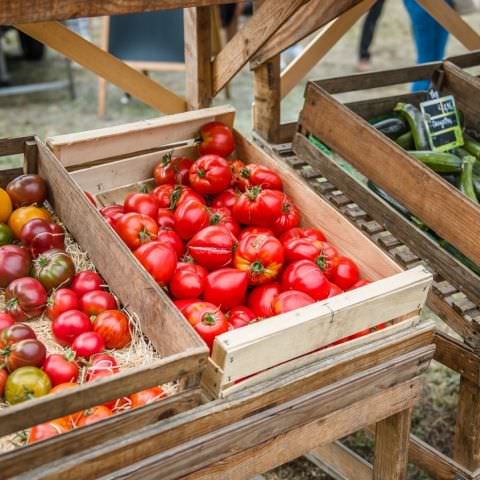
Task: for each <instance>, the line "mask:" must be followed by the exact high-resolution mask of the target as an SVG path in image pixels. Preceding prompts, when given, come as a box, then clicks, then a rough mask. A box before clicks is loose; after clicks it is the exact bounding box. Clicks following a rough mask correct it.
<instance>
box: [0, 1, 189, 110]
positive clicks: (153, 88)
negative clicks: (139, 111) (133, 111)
mask: <svg viewBox="0 0 480 480" xmlns="http://www.w3.org/2000/svg"><path fill="white" fill-rule="evenodd" d="M2 10H3V6H2ZM16 28H17V29H18V30H21V31H22V32H24V33H26V34H27V35H30V36H31V37H33V38H35V39H36V40H38V41H39V42H42V43H44V44H45V45H47V46H49V47H50V48H53V49H54V50H56V51H57V52H60V53H62V54H63V55H65V56H66V57H67V58H69V59H70V60H73V61H75V62H77V63H78V64H80V65H82V66H83V67H85V68H86V69H88V70H90V71H92V72H94V73H96V74H97V75H99V76H100V77H103V78H105V79H106V80H108V81H109V82H111V83H113V84H114V85H116V86H117V87H119V88H120V89H122V90H123V91H125V92H127V93H129V94H130V95H132V96H133V97H135V98H138V99H139V100H141V101H142V102H144V103H145V104H146V105H148V106H150V107H152V108H155V109H157V110H159V111H160V112H163V113H178V112H183V111H185V110H186V103H185V100H184V99H183V98H181V97H179V96H178V95H176V94H175V93H173V92H171V91H170V90H168V89H167V88H165V87H163V86H162V85H160V84H159V83H157V82H155V81H154V80H152V79H151V78H149V77H147V76H146V75H144V74H143V73H141V72H139V71H137V70H135V69H134V68H131V67H129V66H128V65H126V64H125V63H124V62H122V61H121V60H119V59H117V58H115V57H114V56H113V55H111V54H109V53H108V52H106V51H104V50H102V49H101V48H99V47H97V46H96V45H94V44H93V43H91V42H89V41H87V40H85V39H84V38H82V37H81V36H80V35H77V34H76V33H74V32H73V31H72V30H70V29H69V28H67V27H66V26H64V25H62V24H60V23H56V22H45V23H23V24H17V25H16Z"/></svg>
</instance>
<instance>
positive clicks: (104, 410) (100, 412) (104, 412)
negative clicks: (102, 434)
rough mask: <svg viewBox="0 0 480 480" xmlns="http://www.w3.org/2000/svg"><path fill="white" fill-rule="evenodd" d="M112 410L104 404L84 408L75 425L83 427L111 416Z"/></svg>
mask: <svg viewBox="0 0 480 480" xmlns="http://www.w3.org/2000/svg"><path fill="white" fill-rule="evenodd" d="M112 415H113V412H112V410H111V409H110V408H108V407H106V406H105V405H97V406H96V407H92V408H88V409H87V410H84V411H83V412H82V414H81V416H80V418H79V419H78V422H77V427H85V426H87V425H91V424H92V423H95V422H99V421H100V420H103V419H104V418H108V417H111V416H112Z"/></svg>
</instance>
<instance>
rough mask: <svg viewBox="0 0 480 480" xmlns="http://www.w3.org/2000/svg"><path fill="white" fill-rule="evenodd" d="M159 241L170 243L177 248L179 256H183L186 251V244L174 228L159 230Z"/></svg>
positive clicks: (165, 243)
mask: <svg viewBox="0 0 480 480" xmlns="http://www.w3.org/2000/svg"><path fill="white" fill-rule="evenodd" d="M157 242H158V243H162V244H163V245H169V246H170V247H172V248H173V249H174V250H175V253H176V254H177V257H179V258H180V257H181V256H182V255H183V252H184V251H185V245H184V244H183V242H182V239H181V238H180V237H179V235H178V233H177V232H174V231H173V230H166V229H160V230H159V231H158V236H157Z"/></svg>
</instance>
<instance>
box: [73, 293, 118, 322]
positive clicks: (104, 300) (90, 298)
mask: <svg viewBox="0 0 480 480" xmlns="http://www.w3.org/2000/svg"><path fill="white" fill-rule="evenodd" d="M117 307H118V305H117V301H116V300H115V297H114V296H113V295H112V294H111V293H109V292H105V291H104V290H93V291H91V292H88V293H86V294H85V295H83V296H82V298H81V299H80V310H82V312H84V313H86V314H87V315H88V316H90V317H91V316H95V315H98V314H100V313H102V312H104V311H105V310H115V309H116V308H117Z"/></svg>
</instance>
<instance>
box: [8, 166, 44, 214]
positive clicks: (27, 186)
mask: <svg viewBox="0 0 480 480" xmlns="http://www.w3.org/2000/svg"><path fill="white" fill-rule="evenodd" d="M7 193H8V195H9V196H10V198H11V199H12V202H13V205H14V207H15V208H18V207H25V206H27V205H32V204H34V203H37V204H41V203H43V202H44V201H45V199H46V198H47V184H46V182H45V180H44V179H43V178H42V177H40V176H39V175H34V174H28V175H20V176H19V177H16V178H14V179H13V180H11V181H10V183H9V184H8V185H7Z"/></svg>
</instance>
